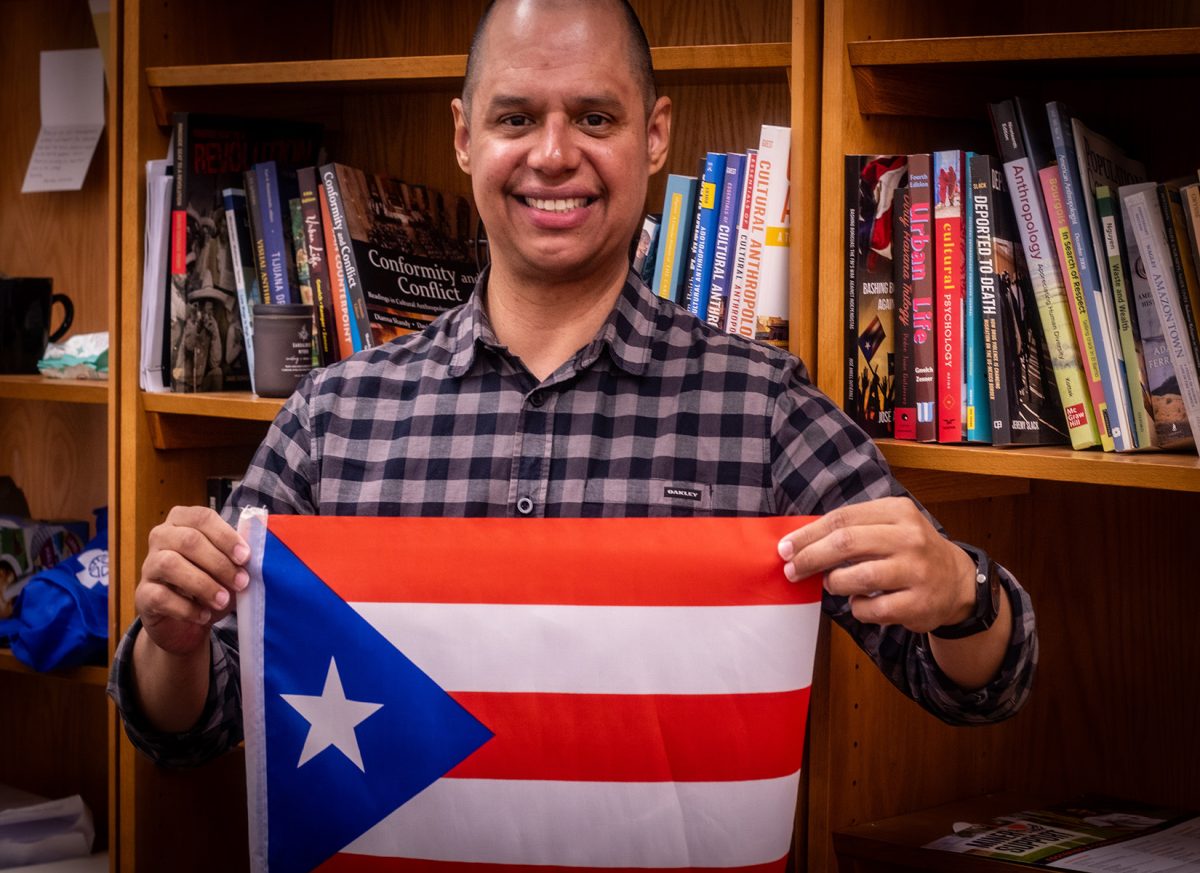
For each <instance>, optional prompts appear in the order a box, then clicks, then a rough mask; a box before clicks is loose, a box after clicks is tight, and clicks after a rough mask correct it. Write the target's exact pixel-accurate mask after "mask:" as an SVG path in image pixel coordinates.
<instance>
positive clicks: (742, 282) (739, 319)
mask: <svg viewBox="0 0 1200 873" xmlns="http://www.w3.org/2000/svg"><path fill="white" fill-rule="evenodd" d="M757 175H758V149H750V151H748V152H746V181H745V183H743V185H742V202H741V203H740V204H739V205H738V224H737V228H738V231H737V245H736V246H735V247H734V250H733V277H732V281H731V282H730V283H729V315H728V316H727V317H726V319H725V332H726V333H732V334H738V335H739V336H744V337H747V338H749V339H753V337H754V304H755V302H756V301H755V300H753V299H749V300H748V299H747V297H746V264H747V258H748V256H749V254H750V220H751V215H752V214H753V201H754V179H755V176H757Z"/></svg>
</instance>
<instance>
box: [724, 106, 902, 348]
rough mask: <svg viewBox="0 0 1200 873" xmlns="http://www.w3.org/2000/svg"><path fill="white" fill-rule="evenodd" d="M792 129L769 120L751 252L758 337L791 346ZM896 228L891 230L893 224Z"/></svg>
mask: <svg viewBox="0 0 1200 873" xmlns="http://www.w3.org/2000/svg"><path fill="white" fill-rule="evenodd" d="M791 149H792V129H791V128H790V127H779V126H776V125H772V124H764V125H763V126H762V132H761V134H760V135H759V139H758V160H757V167H756V170H755V173H754V200H753V203H754V209H753V212H752V214H751V221H750V244H749V247H748V250H747V253H746V276H747V278H746V285H747V292H746V293H747V297H749V296H750V294H749V288H750V286H751V277H754V284H755V285H756V294H755V297H754V306H753V311H754V339H756V340H758V341H760V342H765V343H767V344H768V345H773V346H776V347H778V348H781V349H786V348H787V346H788V287H789V285H790V276H789V270H790V263H791V258H790V256H789V252H790V247H791V226H792V216H791V166H792V164H791ZM889 233H890V230H889Z"/></svg>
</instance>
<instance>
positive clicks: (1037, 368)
mask: <svg viewBox="0 0 1200 873" xmlns="http://www.w3.org/2000/svg"><path fill="white" fill-rule="evenodd" d="M989 108H990V113H991V117H992V122H993V128H994V130H995V135H996V144H997V149H998V152H999V157H998V158H997V157H992V156H990V155H977V154H974V153H971V152H966V151H962V150H946V151H939V152H933V153H931V154H913V155H848V156H847V157H846V167H845V179H846V240H847V245H846V303H847V305H846V372H845V376H846V380H845V386H846V390H845V397H844V405H845V409H846V410H847V412H849V413H850V414H851V415H852V416H853V417H854V418H855V420H856V421H857V422H858V423H859V424H860V425H861V426H862V427H863V428H864V429H865V430H866V431H867V432H868V433H869V434H871V435H872V436H874V437H895V438H897V439H906V440H918V441H923V442H945V443H989V444H992V445H995V446H1021V445H1053V444H1058V443H1069V444H1070V445H1071V446H1072V447H1074V448H1076V449H1088V448H1093V447H1100V448H1102V449H1104V450H1105V451H1118V452H1130V451H1139V450H1146V449H1175V448H1187V447H1194V446H1195V444H1196V443H1195V440H1194V438H1193V433H1192V424H1191V423H1192V422H1200V379H1198V377H1197V372H1198V368H1200V333H1198V332H1197V321H1196V317H1195V314H1196V313H1197V312H1200V283H1198V282H1197V274H1198V273H1200V183H1198V182H1197V180H1196V179H1195V178H1190V179H1184V180H1178V181H1174V182H1167V183H1165V184H1156V183H1152V182H1147V181H1146V178H1147V174H1146V170H1145V167H1143V165H1142V164H1141V163H1140V162H1138V161H1137V160H1135V159H1133V158H1131V157H1129V156H1128V155H1126V154H1125V152H1124V151H1122V150H1121V149H1120V148H1119V147H1118V146H1117V145H1115V144H1114V143H1113V142H1111V141H1110V140H1108V139H1106V138H1104V137H1102V136H1100V135H1099V134H1097V133H1095V132H1094V131H1092V130H1090V129H1089V128H1088V127H1087V126H1086V125H1084V124H1083V123H1082V122H1081V121H1080V120H1079V119H1078V118H1074V117H1072V115H1071V114H1070V112H1069V111H1068V110H1067V108H1066V107H1065V106H1063V105H1062V104H1061V103H1058V102H1050V103H1047V104H1046V105H1045V106H1044V107H1042V106H1035V105H1033V104H1030V103H1028V102H1026V101H1024V100H1022V99H1020V98H1017V99H1014V100H1005V101H1001V102H998V103H995V104H992V105H991V106H990V107H989Z"/></svg>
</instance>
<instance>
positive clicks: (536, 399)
mask: <svg viewBox="0 0 1200 873" xmlns="http://www.w3.org/2000/svg"><path fill="white" fill-rule="evenodd" d="M529 402H530V404H531V405H533V406H541V405H542V404H543V403H545V402H546V395H544V394H543V393H542V392H541V391H534V392H533V393H532V394H530V395H529Z"/></svg>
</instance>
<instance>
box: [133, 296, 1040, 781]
mask: <svg viewBox="0 0 1200 873" xmlns="http://www.w3.org/2000/svg"><path fill="white" fill-rule="evenodd" d="M481 287H482V286H481ZM906 493H907V492H905V490H904V489H903V487H901V485H900V484H899V483H897V482H896V480H895V479H893V478H892V476H891V474H890V472H889V470H888V467H887V464H886V462H885V461H884V460H883V458H882V457H881V455H880V454H879V452H878V450H877V449H876V448H875V446H874V445H873V444H872V443H871V441H870V439H868V438H867V437H866V436H865V435H864V434H863V433H862V431H861V430H859V428H858V427H856V426H855V425H854V424H853V423H852V422H851V421H850V420H849V419H848V418H847V417H846V416H845V415H844V414H843V413H842V412H841V411H840V410H839V409H838V408H837V407H836V406H834V404H833V403H832V402H830V400H829V399H828V398H827V397H825V396H824V395H822V394H821V393H820V392H818V391H817V390H816V388H814V387H813V386H812V384H810V382H809V381H808V377H807V374H806V372H805V370H804V366H803V365H802V364H801V363H800V362H799V361H798V360H797V359H796V358H795V357H793V356H791V355H789V354H786V353H785V352H783V351H780V350H778V349H774V348H769V347H767V346H764V345H760V344H757V343H752V342H748V341H745V340H743V339H740V338H738V337H733V336H729V335H726V334H724V333H721V332H720V331H716V330H713V329H711V328H709V327H707V326H705V325H704V324H703V323H702V322H700V321H699V320H697V319H696V318H694V317H692V316H691V315H689V314H688V313H687V312H686V311H685V310H683V309H682V308H680V307H678V306H676V305H675V304H673V303H669V302H667V301H664V300H661V299H659V298H658V297H656V296H654V294H652V293H651V292H650V291H649V290H648V289H647V288H646V287H645V285H644V284H642V283H641V282H640V281H639V280H638V279H637V278H635V277H634V276H633V275H632V274H631V275H630V278H629V279H628V280H627V282H626V284H625V287H624V289H623V291H622V293H621V295H620V298H619V300H618V302H617V305H616V306H615V307H614V309H613V312H612V314H611V316H610V317H609V319H608V320H607V322H606V323H605V325H604V327H603V328H602V329H601V330H600V332H599V333H598V335H597V336H596V338H595V339H594V340H593V341H592V342H591V343H589V344H588V345H587V346H586V347H584V348H583V349H581V350H580V351H579V352H578V353H577V354H575V356H574V357H572V358H571V360H569V361H567V362H566V363H565V364H563V365H562V366H561V367H559V369H558V370H557V371H555V372H554V373H553V374H552V375H551V376H549V377H548V378H547V379H546V380H545V381H544V382H542V383H540V384H539V383H538V381H537V380H536V379H535V378H534V377H533V376H531V375H530V373H529V372H528V371H527V370H526V369H525V368H524V367H523V366H522V364H521V362H520V361H519V360H518V359H516V358H514V357H513V356H512V355H511V354H509V353H508V351H507V350H506V349H505V348H504V347H503V346H502V345H500V343H499V342H497V340H496V338H495V335H494V334H493V333H492V330H491V328H490V326H489V324H488V321H487V318H486V315H485V314H484V309H483V306H482V294H477V295H475V297H473V298H472V300H471V301H470V302H468V303H466V304H464V305H463V306H461V307H459V308H458V309H456V310H454V311H452V312H449V313H447V314H446V315H444V316H442V317H441V318H439V319H438V320H437V321H436V322H434V324H433V325H431V326H430V327H429V328H428V329H427V330H425V331H424V332H423V333H421V334H417V335H412V336H407V337H404V338H402V339H400V340H397V341H394V342H391V343H388V344H386V345H384V346H381V347H378V348H374V349H371V350H369V351H364V352H362V353H360V354H357V355H355V356H353V357H352V358H350V359H349V360H346V361H343V362H342V363H339V364H337V365H335V366H331V367H328V368H325V369H323V370H319V371H314V372H313V373H312V374H311V375H310V376H309V377H308V378H307V379H306V380H305V381H304V383H303V384H302V385H301V387H300V389H299V390H298V391H297V392H296V393H295V394H294V395H293V396H292V397H291V398H290V399H289V400H288V402H287V404H286V405H285V406H284V408H283V409H282V410H281V411H280V413H279V415H278V417H277V418H276V419H275V421H274V423H273V424H272V425H271V429H270V432H269V433H268V434H267V438H266V439H265V441H264V442H263V444H262V445H261V446H260V447H259V449H258V452H257V454H256V455H255V457H254V460H253V462H252V463H251V465H250V469H249V470H248V471H247V473H246V476H245V478H244V479H243V481H242V484H241V487H240V488H238V489H237V490H236V491H235V492H234V494H233V495H232V497H231V499H230V502H229V505H228V506H227V507H226V510H225V517H226V519H228V520H230V521H233V520H234V518H235V517H236V515H237V512H238V509H239V508H240V507H242V506H265V507H266V508H267V509H268V510H269V511H271V512H281V513H310V514H311V513H319V514H322V515H384V516H528V517H531V518H549V517H560V516H561V517H598V516H665V515H683V516H690V515H768V514H769V515H814V514H821V513H824V512H828V511H829V510H832V509H834V508H836V507H838V506H842V505H844V504H847V503H853V502H858V501H863V500H867V499H871V498H877V497H885V496H888V495H902V494H906ZM680 548H686V544H684V543H681V544H680ZM1002 577H1003V579H1004V582H1005V585H1006V586H1007V590H1008V595H1009V600H1010V603H1011V605H1012V611H1013V638H1012V642H1011V645H1010V647H1009V651H1008V654H1007V657H1006V658H1005V661H1004V665H1003V668H1002V671H1001V674H1000V675H999V676H998V677H997V678H996V679H995V681H993V682H992V683H991V684H990V685H988V686H987V687H985V688H983V689H981V690H979V691H975V692H963V691H962V690H960V689H959V688H958V687H957V686H956V685H954V683H952V682H951V681H950V680H949V679H947V678H946V677H945V676H944V675H943V674H942V673H941V672H940V670H939V669H938V667H937V665H936V663H935V662H934V660H933V658H932V656H931V655H930V653H929V650H928V647H927V644H926V642H925V639H924V636H923V635H920V634H914V633H911V632H909V631H907V630H905V629H904V628H902V627H880V626H877V625H863V624H859V623H858V622H857V621H855V620H854V618H853V617H852V616H851V615H850V613H849V609H848V605H847V602H846V600H845V599H844V598H840V597H834V596H831V595H829V594H826V595H825V601H824V608H825V611H826V612H827V613H829V614H830V615H831V616H832V617H833V619H834V620H835V621H836V622H837V623H838V624H840V625H842V627H844V628H845V629H846V630H847V631H848V632H849V633H850V634H851V636H853V637H854V639H855V641H856V642H857V643H858V644H859V645H860V646H861V647H862V648H863V650H864V651H866V652H867V653H868V654H869V655H870V656H871V658H873V659H874V661H875V662H876V663H877V664H878V665H879V668H880V669H881V670H882V671H883V673H884V674H885V675H886V676H887V677H888V679H890V680H891V681H892V682H893V683H894V684H895V685H896V686H897V687H898V688H900V689H901V690H902V691H903V692H904V693H906V694H908V695H910V696H911V697H912V698H913V699H915V700H916V701H917V702H918V703H920V704H921V705H922V706H924V707H925V708H926V709H928V710H929V711H931V712H933V713H934V714H936V715H937V716H939V717H940V718H942V719H944V720H946V721H949V722H953V723H977V722H984V721H995V720H999V719H1002V718H1005V717H1007V716H1009V715H1011V714H1013V713H1014V712H1015V711H1016V710H1017V709H1018V708H1019V707H1020V705H1021V703H1022V702H1023V701H1024V699H1025V698H1026V697H1027V696H1028V693H1029V689H1030V683H1031V681H1032V677H1033V672H1034V667H1035V663H1036V660H1037V642H1036V636H1035V631H1034V617H1033V610H1032V607H1031V605H1030V602H1029V598H1028V595H1027V594H1026V593H1025V592H1024V591H1023V590H1022V589H1021V588H1020V586H1019V585H1018V584H1017V583H1016V581H1015V580H1014V579H1013V578H1012V577H1011V576H1010V575H1009V574H1008V573H1007V572H1003V573H1002ZM137 629H138V626H137V625H136V624H135V625H134V627H133V628H131V629H130V632H129V633H128V634H127V635H126V638H125V640H124V641H123V642H122V645H121V647H120V649H119V650H118V653H117V656H116V659H115V663H114V666H113V671H112V673H113V681H112V682H111V683H110V693H112V694H113V696H114V698H115V699H116V701H117V703H118V705H119V707H120V709H121V711H122V713H123V714H124V715H125V718H126V726H127V730H128V732H129V734H130V737H131V739H132V740H133V741H134V743H135V744H136V745H138V746H139V747H140V748H142V749H143V750H145V751H147V752H148V753H150V754H151V755H152V756H154V757H155V758H157V759H158V760H160V761H162V762H164V763H169V764H180V765H187V764H194V763H199V762H200V761H203V760H206V759H207V758H209V757H212V756H213V755H215V754H217V753H219V752H221V751H223V750H224V749H226V748H228V747H230V746H231V745H233V744H236V743H237V742H238V741H239V740H240V738H241V703H240V689H239V685H238V673H237V663H238V661H237V640H236V628H235V627H234V626H233V622H232V621H230V620H227V621H226V622H224V623H223V625H222V626H220V627H218V628H217V629H216V631H215V632H214V639H213V656H214V657H213V662H214V667H213V681H212V683H211V686H210V694H209V701H208V705H207V707H206V711H205V713H204V715H203V717H202V718H201V720H200V723H199V724H198V726H197V728H196V729H194V730H193V731H191V732H189V733H188V734H186V735H182V736H175V735H172V736H165V735H162V734H158V733H156V732H155V731H153V730H152V729H150V728H149V726H148V725H147V724H146V723H145V722H144V720H143V719H142V718H141V717H140V716H139V714H138V713H137V712H136V710H135V709H134V708H133V706H132V701H133V699H134V698H133V695H132V693H131V682H130V675H129V672H130V671H129V669H128V663H127V662H128V655H129V652H130V651H131V642H132V637H133V635H134V634H135V633H136V632H137ZM817 681H820V679H818V680H817Z"/></svg>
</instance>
